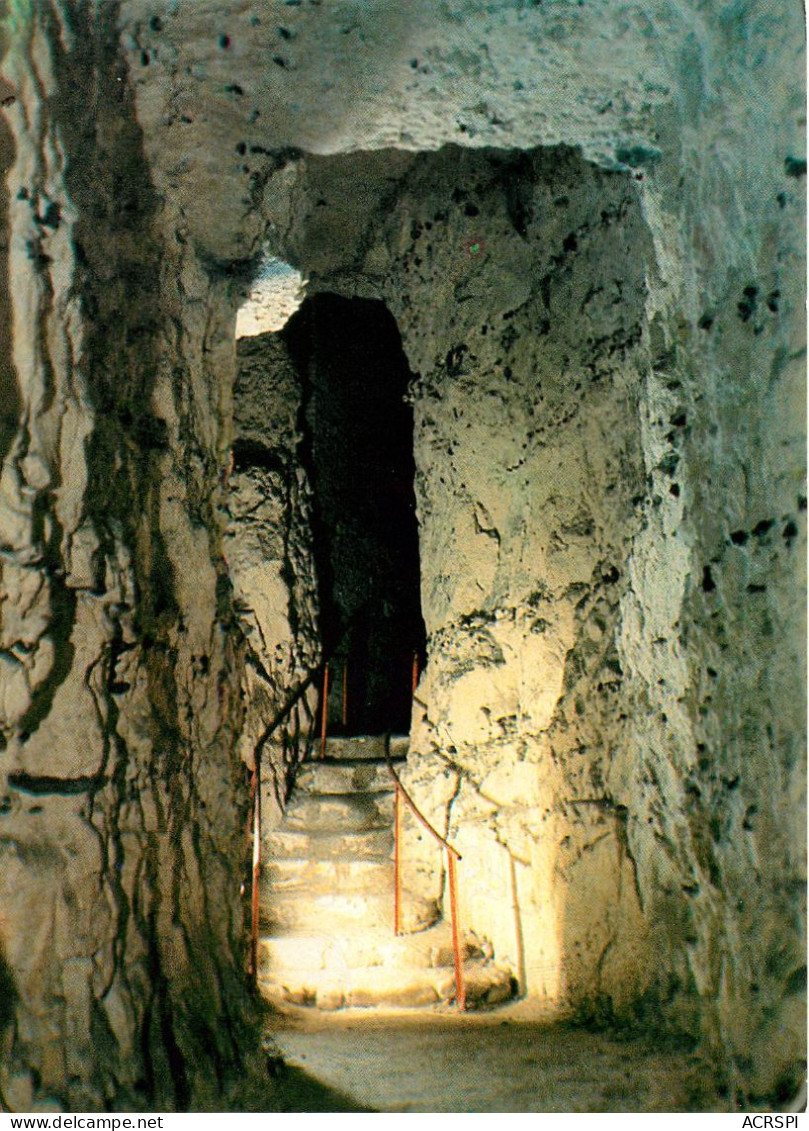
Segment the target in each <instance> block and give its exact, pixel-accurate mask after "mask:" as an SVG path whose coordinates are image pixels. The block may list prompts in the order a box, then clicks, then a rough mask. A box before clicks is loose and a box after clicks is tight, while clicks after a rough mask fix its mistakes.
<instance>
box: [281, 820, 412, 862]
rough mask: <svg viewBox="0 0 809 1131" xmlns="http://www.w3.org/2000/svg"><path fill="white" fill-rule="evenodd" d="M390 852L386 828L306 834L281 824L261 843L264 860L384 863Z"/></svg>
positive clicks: (391, 835) (390, 842)
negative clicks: (372, 861)
mask: <svg viewBox="0 0 809 1131" xmlns="http://www.w3.org/2000/svg"><path fill="white" fill-rule="evenodd" d="M392 852H393V832H392V830H391V828H390V827H387V828H376V829H366V830H363V831H360V832H340V833H332V832H309V831H308V830H307V829H304V828H295V829H288V828H285V827H284V826H283V825H282V826H281V827H280V828H277V829H274V830H273V831H272V832H271V833H270V834H269V836H267V837H265V838H264V840H263V847H262V857H263V859H264V860H281V859H284V858H286V857H292V858H294V859H301V858H302V857H306V856H308V857H311V858H312V859H315V860H380V861H381V860H387V859H389V858H390V855H391V853H392Z"/></svg>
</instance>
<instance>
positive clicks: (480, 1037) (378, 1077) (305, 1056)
mask: <svg viewBox="0 0 809 1131" xmlns="http://www.w3.org/2000/svg"><path fill="white" fill-rule="evenodd" d="M272 1028H273V1036H272V1041H273V1043H274V1045H275V1046H276V1047H277V1048H278V1050H279V1051H280V1053H281V1055H282V1056H283V1058H284V1061H285V1064H284V1066H283V1067H281V1068H279V1069H278V1075H277V1079H276V1084H277V1085H278V1087H279V1090H280V1092H281V1097H282V1103H283V1110H286V1111H380V1112H698V1111H732V1110H734V1109H733V1107H732V1106H731V1104H730V1101H729V1099H728V1097H727V1096H722V1095H720V1094H719V1093H718V1092H717V1089H716V1086H715V1082H714V1080H713V1078H712V1076H711V1074H710V1072H709V1070H708V1069H707V1066H706V1065H705V1063H704V1062H703V1061H701V1060H700V1058H699V1057H697V1056H696V1055H694V1054H692V1053H689V1052H686V1051H683V1050H682V1049H678V1048H677V1047H675V1046H672V1045H665V1044H661V1042H659V1041H656V1042H652V1041H650V1040H645V1039H641V1038H632V1039H626V1038H622V1037H619V1036H616V1035H614V1034H613V1035H610V1034H606V1033H600V1032H591V1031H588V1030H585V1029H581V1028H576V1027H574V1026H572V1025H569V1024H560V1023H556V1024H541V1023H537V1022H536V1020H529V1019H527V1017H526V1013H525V1010H524V1009H523V1008H521V1007H520V1005H519V1004H517V1005H515V1006H511V1007H509V1008H507V1009H502V1010H498V1011H496V1012H494V1013H487V1014H466V1015H464V1016H459V1015H457V1014H454V1013H450V1012H444V1013H422V1012H419V1013H414V1012H412V1011H407V1012H404V1011H399V1012H394V1011H386V1012H384V1013H382V1012H377V1011H374V1013H373V1014H372V1015H370V1014H369V1013H368V1012H367V1011H362V1010H344V1011H341V1012H340V1013H336V1014H323V1013H316V1012H314V1011H305V1010H299V1011H296V1012H295V1013H290V1014H285V1015H283V1016H282V1017H280V1018H275V1019H274V1023H273V1026H272Z"/></svg>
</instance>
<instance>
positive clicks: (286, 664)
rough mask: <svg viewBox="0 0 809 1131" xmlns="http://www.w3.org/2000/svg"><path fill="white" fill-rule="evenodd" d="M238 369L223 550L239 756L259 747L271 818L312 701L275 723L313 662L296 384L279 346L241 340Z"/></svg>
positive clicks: (312, 584) (313, 602)
mask: <svg viewBox="0 0 809 1131" xmlns="http://www.w3.org/2000/svg"><path fill="white" fill-rule="evenodd" d="M237 367H238V372H237V377H236V382H235V384H234V389H233V413H234V437H233V447H232V457H233V471H232V473H231V474H230V475H229V477H228V491H227V512H228V522H227V528H226V531H225V538H224V553H225V558H226V561H227V566H228V575H229V577H230V579H231V582H232V585H233V601H234V608H235V611H236V613H237V616H238V618H239V622H240V624H241V626H242V628H243V631H244V634H245V640H246V648H247V651H246V665H245V669H244V687H243V690H244V702H245V717H244V723H243V726H242V731H241V735H240V738H239V753H240V756H241V757H242V758H243V760H244V761H245V762H246V763H248V764H252V763H253V760H254V758H255V756H256V751H257V750H258V756H259V758H260V759H261V761H262V767H263V777H264V779H265V781H266V785H267V792H266V800H267V802H268V804H269V805H270V806H271V807H273V808H275V810H276V812H277V811H280V806H282V805H283V803H284V802H285V800H286V791H287V784H288V783H287V771H288V767H289V764H290V763H294V762H296V761H297V760H298V759H299V758H300V757H303V754H304V751H305V748H306V742H307V740H308V738H309V736H310V732H311V730H312V725H313V721H314V710H315V707H316V698H317V688H312V690H311V692H310V693H308V694H306V695H304V697H303V698H302V699H301V701H300V704H299V705H298V706H297V707H296V708H293V710H292V711H291V712H290V713H289V714H288V715H285V716H284V718H283V719H281V721H280V725H279V726H277V727H274V724H275V723H276V720H277V719H278V716H279V714H282V713H283V712H284V711H285V708H286V707H287V705H288V704H289V703H290V702H291V699H292V698H293V697H294V695H295V693H296V691H297V689H298V688H299V687H301V686H302V685H303V683H304V682H305V681H306V679H307V677H308V676H309V674H310V673H311V672H312V671H313V670H314V669H315V668H316V666H317V663H318V661H319V658H320V641H319V637H318V632H317V584H316V579H315V575H314V561H313V557H312V545H311V543H312V529H311V505H310V496H311V491H310V487H309V482H308V478H307V474H306V471H305V469H304V467H303V466H302V464H301V461H300V459H299V454H298V448H299V445H300V442H301V434H300V430H299V420H298V418H299V415H300V412H301V398H302V394H301V388H300V382H299V378H298V374H297V372H296V370H295V368H294V366H293V364H292V361H291V359H290V357H289V354H288V351H287V349H286V346H285V344H284V342H283V340H282V339H281V338H280V337H279V336H278V335H276V334H262V335H259V336H257V337H252V338H242V339H240V341H239V343H238V350H237ZM273 727H274V729H272V730H271V731H270V728H273ZM268 731H270V733H268ZM269 816H270V811H268V812H267V817H268V818H269Z"/></svg>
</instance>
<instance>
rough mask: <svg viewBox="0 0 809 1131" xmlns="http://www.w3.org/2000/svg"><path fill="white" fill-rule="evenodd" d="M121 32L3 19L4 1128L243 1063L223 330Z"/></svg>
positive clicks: (68, 20)
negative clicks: (6, 125) (166, 177)
mask: <svg viewBox="0 0 809 1131" xmlns="http://www.w3.org/2000/svg"><path fill="white" fill-rule="evenodd" d="M116 19H117V5H115V4H111V3H107V2H103V3H99V4H93V3H64V4H63V3H56V2H55V3H52V4H46V3H33V2H32V3H28V4H22V3H20V4H17V5H16V6H15V10H14V15H13V18H12V22H11V33H12V45H11V49H10V51H9V54H8V56H7V59H6V61H5V73H6V77H7V79H8V81H9V83H10V84H11V87H12V91H13V94H14V101H13V102H11V103H10V105H9V107H8V118H9V122H10V125H11V128H12V131H13V134H14V141H15V145H16V162H15V165H14V167H13V170H12V173H11V177H10V181H9V195H10V201H11V204H10V230H11V250H10V282H11V286H10V290H11V294H12V296H13V303H14V309H13V320H14V335H13V343H14V347H13V348H14V354H13V364H14V369H15V371H16V378H17V382H18V386H19V395H20V398H21V402H22V408H21V413H20V421H19V427H18V430H17V432H16V435H15V436H14V438H13V440H12V442H11V447H10V449H9V451H8V455H7V457H6V459H5V463H4V464H3V468H2V478H0V530H2V547H0V570H1V571H2V573H1V584H2V588H0V615H1V616H2V620H1V621H0V625H1V627H0V632H1V634H2V635H1V636H0V665H1V666H2V684H3V689H4V694H3V699H2V702H1V703H0V726H1V727H2V753H0V956H1V957H0V996H3V997H4V998H5V999H6V1000H8V998H9V997H10V998H12V999H13V1002H14V1008H13V1009H8V1008H0V1025H4V1026H5V1028H4V1031H3V1034H2V1041H3V1045H2V1049H3V1056H2V1058H1V1059H2V1064H1V1065H0V1088H1V1089H2V1095H3V1102H4V1104H5V1105H6V1106H8V1107H11V1108H12V1109H16V1110H24V1111H29V1110H32V1109H56V1108H67V1109H72V1110H87V1109H91V1110H92V1109H98V1108H102V1109H104V1108H107V1109H109V1108H119V1109H120V1108H126V1107H128V1108H130V1109H132V1108H135V1109H137V1108H141V1107H144V1106H145V1107H147V1108H169V1109H170V1108H179V1109H187V1108H188V1107H194V1106H197V1105H200V1104H206V1103H216V1102H218V1101H217V1100H216V1099H215V1098H214V1097H216V1096H221V1095H222V1093H223V1091H224V1090H225V1089H226V1087H227V1084H228V1081H229V1080H230V1079H232V1077H233V1074H234V1072H235V1070H237V1069H238V1068H239V1065H240V1063H241V1062H242V1061H243V1057H244V1054H245V1050H246V1049H247V1048H249V1047H251V1046H252V1047H255V1044H256V1034H255V1030H254V1029H253V1028H252V1027H251V1023H250V1022H251V1018H252V1016H253V1014H252V1008H253V1007H252V1005H251V1004H250V1000H249V998H248V996H247V994H246V990H245V979H244V976H243V968H244V962H243V959H244V952H243V951H244V942H243V940H244V932H243V929H242V927H243V919H242V916H243V911H242V907H241V904H240V901H239V884H240V880H241V878H242V877H241V869H242V864H243V859H244V856H245V851H244V850H245V841H244V824H243V818H244V801H245V799H246V795H245V791H244V786H243V775H242V771H241V768H240V765H239V763H238V761H237V760H236V759H235V757H234V754H233V750H234V735H235V733H236V730H237V727H238V722H239V705H238V699H237V695H236V693H234V692H233V690H232V689H233V688H235V687H237V686H238V681H239V667H240V659H239V656H238V654H237V652H236V650H235V648H234V645H233V643H232V641H233V639H234V635H235V634H233V633H230V632H229V627H230V625H229V616H230V613H229V608H230V602H229V588H228V585H227V582H226V575H225V567H224V565H223V563H222V561H221V553H220V546H219V543H220V526H221V523H220V519H219V515H218V513H217V510H216V505H217V500H218V486H217V485H218V483H219V480H220V468H221V465H222V462H223V460H222V456H221V453H222V451H223V449H224V446H225V444H226V442H227V439H228V438H227V437H226V436H223V435H222V423H221V422H222V420H224V419H226V418H227V411H226V409H227V405H226V404H224V403H220V402H221V401H222V397H223V396H224V395H227V394H223V393H221V392H220V389H223V388H224V389H227V388H228V387H229V380H228V379H229V378H230V379H232V375H233V374H232V370H233V366H234V357H233V355H234V347H233V326H232V316H231V312H229V311H228V308H227V306H226V304H225V303H224V301H223V300H222V296H221V294H220V293H219V292H218V291H217V290H216V289H215V288H213V287H212V285H211V284H210V283H209V281H208V279H207V277H206V276H205V275H204V274H203V272H202V271H201V270H200V269H199V267H198V266H197V265H196V263H195V261H194V257H193V255H192V253H191V252H190V249H189V248H188V246H187V245H186V244H185V242H184V237H183V232H182V230H181V228H178V227H177V225H176V224H175V222H174V221H173V220H172V221H169V219H168V214H167V213H165V214H164V215H163V216H162V217H161V211H162V210H163V204H164V202H162V201H161V200H160V199H158V197H157V196H156V195H155V193H154V191H153V188H152V186H151V183H150V180H149V176H148V172H147V168H146V166H145V163H144V159H143V156H142V149H141V137H140V131H139V128H138V126H137V124H136V121H135V117H134V111H133V104H132V99H131V95H130V91H129V87H128V76H127V71H126V67H125V65H124V64H123V63H122V61H121V58H120V55H119V51H118V43H117V34H116ZM161 219H162V222H163V226H162V227H161ZM220 311H221V314H220V313H219V312H220Z"/></svg>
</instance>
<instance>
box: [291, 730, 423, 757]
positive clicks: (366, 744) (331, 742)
mask: <svg viewBox="0 0 809 1131" xmlns="http://www.w3.org/2000/svg"><path fill="white" fill-rule="evenodd" d="M409 747H410V738H409V736H408V735H406V734H392V735H391V736H390V738H388V736H387V735H384V734H379V735H376V734H375V735H366V734H363V735H357V736H354V737H348V738H341V737H338V736H337V735H335V736H334V737H333V738H327V739H326V758H333V759H335V760H338V761H344V760H345V759H348V760H349V761H356V760H365V759H368V758H371V759H374V760H375V761H379V762H384V761H385V754H386V752H389V753H390V758H391V760H392V761H394V762H396V761H401V760H402V759H403V758H406V757H407V751H408V749H409ZM315 753H316V754H319V753H320V748H319V747H316V749H315ZM313 761H318V759H317V758H313Z"/></svg>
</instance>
